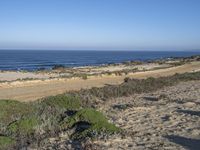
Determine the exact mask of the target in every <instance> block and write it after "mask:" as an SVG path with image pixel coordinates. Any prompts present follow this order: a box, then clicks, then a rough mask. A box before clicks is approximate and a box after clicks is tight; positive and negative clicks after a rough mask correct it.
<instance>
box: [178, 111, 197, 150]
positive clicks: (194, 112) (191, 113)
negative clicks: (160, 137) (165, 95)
mask: <svg viewBox="0 0 200 150" xmlns="http://www.w3.org/2000/svg"><path fill="white" fill-rule="evenodd" d="M177 112H180V113H185V114H189V115H194V116H199V117H200V111H192V110H177ZM199 149H200V148H199Z"/></svg>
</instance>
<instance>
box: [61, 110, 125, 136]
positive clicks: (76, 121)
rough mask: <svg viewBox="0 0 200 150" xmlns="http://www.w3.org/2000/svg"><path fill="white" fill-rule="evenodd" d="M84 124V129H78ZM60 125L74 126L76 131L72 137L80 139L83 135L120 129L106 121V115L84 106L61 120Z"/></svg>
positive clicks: (110, 132) (111, 132) (113, 131)
mask: <svg viewBox="0 0 200 150" xmlns="http://www.w3.org/2000/svg"><path fill="white" fill-rule="evenodd" d="M81 123H82V126H83V127H82V128H84V127H85V126H86V128H85V129H80V128H81V125H80V124H81ZM62 126H63V127H66V126H67V128H72V127H76V132H75V133H74V134H72V138H73V139H80V138H84V137H88V136H89V137H94V136H96V135H98V134H101V133H107V134H113V133H115V132H119V131H120V130H121V129H120V128H118V127H116V126H115V125H114V124H111V123H109V122H108V120H107V119H106V117H105V116H104V115H103V114H102V113H100V112H98V111H96V110H94V109H91V108H86V109H82V110H80V111H78V112H77V113H76V114H75V115H73V116H72V117H70V118H67V119H66V120H64V121H63V122H62Z"/></svg>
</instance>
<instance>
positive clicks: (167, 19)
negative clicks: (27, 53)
mask: <svg viewBox="0 0 200 150" xmlns="http://www.w3.org/2000/svg"><path fill="white" fill-rule="evenodd" d="M0 49H69V50H73V49H79V50H81V49H88V50H93V49H94V50H106V49H108V50H176V49H177V50H191V49H200V0H1V1H0Z"/></svg>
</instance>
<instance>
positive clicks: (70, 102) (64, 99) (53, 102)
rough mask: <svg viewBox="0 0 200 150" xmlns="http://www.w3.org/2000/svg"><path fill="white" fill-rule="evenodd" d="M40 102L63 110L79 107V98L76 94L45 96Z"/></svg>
mask: <svg viewBox="0 0 200 150" xmlns="http://www.w3.org/2000/svg"><path fill="white" fill-rule="evenodd" d="M41 103H42V104H43V105H47V106H50V107H56V108H59V109H64V110H77V109H79V108H80V107H81V102H80V99H79V98H78V97H77V96H72V95H65V94H61V95H57V96H51V97H47V98H45V99H44V100H43V101H42V102H41Z"/></svg>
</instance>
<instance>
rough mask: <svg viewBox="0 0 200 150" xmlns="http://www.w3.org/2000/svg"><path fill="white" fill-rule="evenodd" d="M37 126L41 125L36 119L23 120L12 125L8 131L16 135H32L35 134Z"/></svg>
mask: <svg viewBox="0 0 200 150" xmlns="http://www.w3.org/2000/svg"><path fill="white" fill-rule="evenodd" d="M37 125H39V121H38V119H37V118H35V117H32V118H26V119H21V120H19V121H16V122H14V123H12V124H10V125H9V126H8V131H9V132H11V133H12V134H14V135H30V134H33V133H34V131H35V128H36V126H37Z"/></svg>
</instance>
